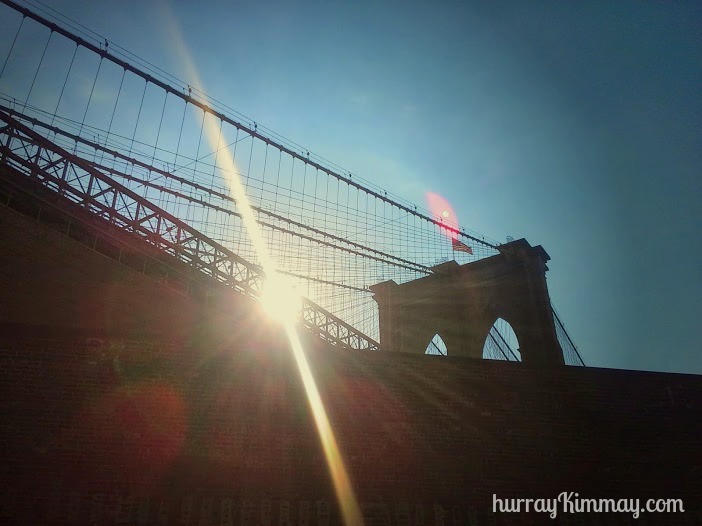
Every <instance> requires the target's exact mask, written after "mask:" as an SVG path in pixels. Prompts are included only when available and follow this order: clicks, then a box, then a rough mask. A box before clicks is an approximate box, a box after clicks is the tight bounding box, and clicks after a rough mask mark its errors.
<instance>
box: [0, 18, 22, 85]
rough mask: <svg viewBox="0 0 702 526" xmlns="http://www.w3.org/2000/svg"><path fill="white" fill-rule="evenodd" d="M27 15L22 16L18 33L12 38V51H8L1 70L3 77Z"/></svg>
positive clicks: (0, 75)
mask: <svg viewBox="0 0 702 526" xmlns="http://www.w3.org/2000/svg"><path fill="white" fill-rule="evenodd" d="M25 18H26V17H24V16H22V20H21V21H20V25H19V27H18V28H17V33H15V38H13V39H12V44H11V45H10V51H8V52H7V56H6V57H5V62H3V64H2V69H1V70H0V78H2V75H3V73H5V67H6V66H7V63H8V62H9V60H10V55H12V51H13V50H14V49H15V43H16V42H17V37H18V36H19V34H20V31H21V30H22V25H23V24H24V19H25Z"/></svg>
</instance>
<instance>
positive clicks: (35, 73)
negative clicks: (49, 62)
mask: <svg viewBox="0 0 702 526" xmlns="http://www.w3.org/2000/svg"><path fill="white" fill-rule="evenodd" d="M53 35H54V32H53V30H52V31H51V32H50V33H49V38H47V39H46V45H45V46H44V51H43V52H42V54H41V58H40V59H39V65H38V66H37V70H36V71H35V72H34V78H33V79H32V84H31V86H29V93H27V98H26V99H25V100H24V106H25V108H26V107H27V106H28V105H29V97H31V96H32V91H33V90H34V83H35V82H36V81H37V77H38V76H39V70H40V69H41V65H42V64H43V63H44V57H45V56H46V50H47V49H49V42H51V37H52V36H53Z"/></svg>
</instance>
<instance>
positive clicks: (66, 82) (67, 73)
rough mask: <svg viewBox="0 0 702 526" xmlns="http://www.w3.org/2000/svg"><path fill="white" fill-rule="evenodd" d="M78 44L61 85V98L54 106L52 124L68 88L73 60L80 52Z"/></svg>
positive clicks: (51, 124)
mask: <svg viewBox="0 0 702 526" xmlns="http://www.w3.org/2000/svg"><path fill="white" fill-rule="evenodd" d="M78 47H79V46H78V44H76V47H75V48H74V49H73V56H72V57H71V62H70V64H68V71H67V72H66V78H65V79H63V86H61V93H59V98H58V100H57V101H56V107H55V108H54V113H53V115H52V116H51V123H50V124H49V125H50V126H53V124H54V119H55V118H56V115H58V110H59V106H60V105H61V99H62V98H63V92H64V91H65V90H66V84H68V77H69V76H70V75H71V70H72V69H73V62H74V61H75V60H76V55H77V54H78Z"/></svg>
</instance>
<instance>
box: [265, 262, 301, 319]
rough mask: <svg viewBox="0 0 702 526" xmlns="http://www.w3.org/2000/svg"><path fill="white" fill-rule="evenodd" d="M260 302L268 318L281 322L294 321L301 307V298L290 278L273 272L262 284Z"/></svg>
mask: <svg viewBox="0 0 702 526" xmlns="http://www.w3.org/2000/svg"><path fill="white" fill-rule="evenodd" d="M261 304H262V305H263V310H264V311H265V312H266V314H267V315H268V316H269V317H270V318H272V319H274V320H276V321H279V322H281V323H294V322H295V321H296V320H297V318H298V316H299V314H300V309H301V308H302V298H301V296H300V294H299V293H298V292H297V291H296V290H295V286H294V283H293V281H292V280H291V279H289V278H286V277H285V276H281V275H280V274H278V273H273V274H272V275H269V276H268V277H267V278H266V281H265V282H264V284H263V294H262V295H261Z"/></svg>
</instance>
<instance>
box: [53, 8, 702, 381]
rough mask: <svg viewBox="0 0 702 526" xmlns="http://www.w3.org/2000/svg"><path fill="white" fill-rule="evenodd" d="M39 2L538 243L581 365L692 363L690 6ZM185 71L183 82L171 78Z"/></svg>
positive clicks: (694, 183) (694, 101) (699, 107)
mask: <svg viewBox="0 0 702 526" xmlns="http://www.w3.org/2000/svg"><path fill="white" fill-rule="evenodd" d="M202 4H204V5H200V3H197V2H177V1H173V2H169V3H167V2H165V1H164V2H144V3H142V2H136V1H126V2H88V1H85V2H82V1H81V2H78V1H67V0H56V1H54V2H52V4H51V5H52V7H53V8H55V9H57V10H58V11H60V12H62V13H64V14H66V15H68V16H70V17H71V18H73V19H74V20H77V21H79V22H80V23H82V24H83V25H85V26H88V27H90V28H92V29H93V30H95V31H96V32H98V33H100V34H102V35H104V36H105V37H107V38H108V39H109V40H110V41H113V42H115V43H117V44H120V45H121V46H124V47H126V48H128V49H129V50H131V51H133V52H134V53H136V54H137V55H139V56H141V57H143V58H145V59H147V60H149V61H150V62H152V63H154V64H157V65H159V66H162V67H163V68H164V69H166V70H168V71H171V72H173V73H174V74H176V76H179V77H181V78H185V77H186V74H187V73H186V71H185V69H184V66H183V64H182V60H181V57H180V56H179V54H178V53H177V51H176V46H174V45H173V43H172V41H170V33H169V31H168V29H167V24H166V23H164V20H168V18H169V17H171V16H172V17H173V19H175V20H176V22H177V24H178V25H179V26H180V28H181V30H182V32H183V35H184V39H185V42H186V44H187V46H188V49H189V50H190V53H191V55H192V57H193V58H194V60H195V62H196V64H197V67H198V70H199V72H200V77H201V79H202V81H203V83H204V85H205V87H206V88H207V91H208V92H209V93H211V94H212V95H213V96H214V97H216V98H217V99H219V100H221V101H223V102H225V103H227V104H228V105H229V106H231V107H232V108H234V109H236V110H237V111H240V112H242V113H244V114H246V115H248V116H250V117H251V118H253V119H255V120H256V121H257V122H259V123H262V124H264V125H265V126H267V127H268V128H271V129H273V130H275V131H277V132H278V133H280V134H282V135H284V136H286V137H288V138H290V139H292V140H294V141H295V142H297V143H298V144H301V145H304V146H305V147H306V148H308V149H309V150H310V151H313V152H316V153H317V154H320V155H322V156H324V157H326V158H327V159H330V160H332V161H334V162H335V163H337V164H339V165H341V166H343V167H345V168H347V169H348V170H351V171H352V172H354V173H356V174H359V175H360V176H361V177H363V178H364V179H367V180H370V181H373V182H374V183H375V184H377V185H379V186H382V187H384V188H387V189H388V190H389V191H391V192H392V193H394V194H397V195H399V196H402V197H403V198H406V199H408V200H410V201H414V202H417V203H418V204H424V203H423V199H424V195H425V193H426V192H428V191H432V192H436V193H439V194H442V195H444V196H446V197H447V198H449V199H450V200H451V203H452V205H453V208H454V209H455V210H456V212H457V214H458V216H459V220H460V223H461V224H462V225H463V226H465V227H467V228H469V229H471V230H475V231H478V232H481V233H484V234H485V235H486V236H489V237H491V238H493V239H497V240H504V239H505V237H506V236H512V237H514V238H519V237H525V238H526V239H527V240H528V241H530V242H531V244H532V245H536V244H541V245H543V246H544V248H545V249H546V250H547V252H548V253H549V254H550V255H551V257H552V261H551V263H550V265H549V266H550V269H551V270H550V272H549V274H548V279H549V288H550V292H551V297H552V300H553V302H554V304H555V306H556V309H557V310H558V311H559V313H560V314H561V317H562V318H563V320H564V322H565V324H566V326H567V328H568V330H569V332H570V334H571V336H572V338H573V339H574V341H575V343H576V345H577V346H578V348H579V350H580V352H581V354H582V355H583V358H584V359H585V361H586V362H587V363H588V364H589V365H592V366H601V367H618V368H629V369H647V370H658V371H677V372H693V373H698V374H702V353H701V352H700V350H701V346H700V343H699V340H700V339H699V336H698V334H697V330H696V329H697V323H698V318H699V315H700V314H702V248H701V246H702V243H701V241H702V236H701V235H700V230H699V229H700V226H702V211H701V210H702V206H701V205H702V177H701V175H702V102H701V101H700V91H701V89H700V88H701V87H702V5H701V4H699V3H696V2H689V3H682V2H678V3H662V2H611V3H609V4H605V3H597V6H595V4H594V3H579V4H574V3H572V4H571V3H567V2H538V3H532V2H530V3H525V2H499V3H493V2H486V3H484V5H481V3H464V2H456V3H452V2H443V3H436V2H425V3H420V2H382V3H378V2H363V1H361V2H348V3H337V2H304V3H303V2H275V1H273V2H264V3H261V2H213V1H209V2H203V3H202ZM185 80H187V79H185Z"/></svg>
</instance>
